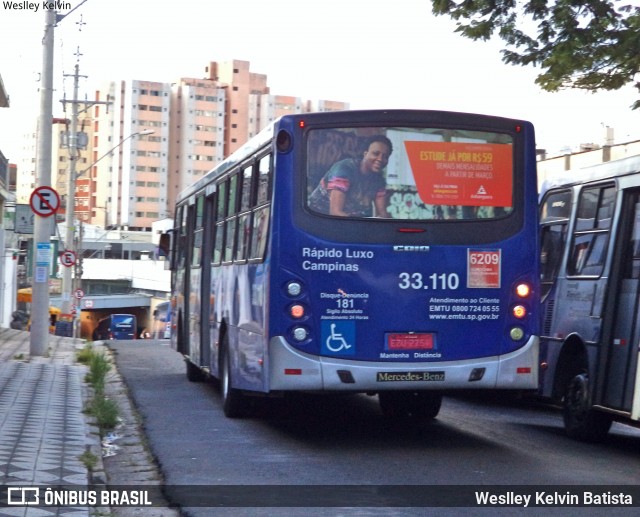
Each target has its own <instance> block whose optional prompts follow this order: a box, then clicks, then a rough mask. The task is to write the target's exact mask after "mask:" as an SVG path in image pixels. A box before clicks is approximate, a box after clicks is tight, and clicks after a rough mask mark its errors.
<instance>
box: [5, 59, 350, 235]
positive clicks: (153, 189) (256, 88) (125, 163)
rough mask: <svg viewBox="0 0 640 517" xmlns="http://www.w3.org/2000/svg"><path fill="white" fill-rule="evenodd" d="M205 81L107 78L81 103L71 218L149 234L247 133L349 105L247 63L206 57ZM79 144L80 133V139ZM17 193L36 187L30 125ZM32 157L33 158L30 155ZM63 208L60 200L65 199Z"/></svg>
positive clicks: (57, 176) (58, 136) (60, 148)
mask: <svg viewBox="0 0 640 517" xmlns="http://www.w3.org/2000/svg"><path fill="white" fill-rule="evenodd" d="M204 68H205V69H204V72H205V73H204V77H203V78H181V79H179V80H177V81H176V82H174V83H163V82H153V81H144V80H131V81H108V82H106V83H105V84H103V85H101V86H100V87H99V88H98V89H97V91H96V92H95V98H94V100H93V101H91V102H89V103H87V105H86V106H84V105H82V109H81V110H79V111H80V115H79V118H78V128H79V131H80V132H82V133H83V136H82V138H81V141H82V142H83V145H82V146H79V149H78V151H79V153H78V156H77V160H76V164H75V165H76V174H77V175H78V179H77V181H76V196H75V211H76V217H77V219H79V220H81V221H83V222H86V223H90V224H94V225H98V226H102V227H107V226H116V227H119V228H121V229H124V230H142V231H150V230H151V225H152V223H153V222H154V221H157V220H162V219H165V218H171V217H172V216H173V206H174V203H175V199H176V196H177V195H178V193H179V192H181V191H182V190H183V189H184V188H185V187H186V186H188V185H189V184H191V183H193V182H194V181H196V180H197V179H198V178H200V177H202V176H203V175H204V174H206V173H207V172H208V171H209V170H211V169H212V168H213V167H215V166H216V165H217V164H218V163H220V162H221V161H222V160H223V159H224V158H226V157H227V156H228V155H229V154H231V153H232V152H233V151H235V150H236V149H238V148H239V147H240V146H241V145H242V144H244V143H245V142H246V141H247V140H248V139H250V138H251V137H253V136H255V135H256V134H257V133H258V132H259V131H260V130H262V129H263V128H265V127H266V126H267V125H268V124H270V123H271V122H273V121H274V120H275V119H276V118H278V117H280V116H281V115H285V114H287V113H304V112H310V111H338V110H345V109H349V105H348V104H347V103H344V102H339V101H328V100H320V101H309V100H304V99H302V98H300V97H295V96H286V95H273V94H271V92H270V90H269V87H268V85H267V76H266V75H265V74H258V73H254V72H252V71H251V70H250V63H249V62H248V61H241V60H233V61H228V62H215V61H212V62H209V63H208V64H207V65H206V66H205V67H204ZM70 113H71V111H70V110H66V112H65V113H64V116H63V118H60V119H54V122H57V125H56V127H55V128H54V131H53V142H52V146H53V149H54V156H53V159H52V163H53V164H54V165H53V166H52V168H53V170H52V185H54V186H55V188H56V189H57V190H58V192H59V193H60V194H61V195H62V197H63V199H65V198H66V192H67V178H68V173H69V160H70V155H69V149H68V145H67V144H68V143H67V140H68V128H69V118H70ZM79 141H80V140H79ZM24 145H25V146H26V147H27V149H25V151H28V152H25V153H24V155H25V156H28V157H30V158H27V161H26V162H22V163H21V164H20V167H19V174H20V177H19V180H18V185H17V189H18V199H19V202H22V203H27V202H28V198H29V195H30V193H31V192H32V191H33V188H34V187H35V132H34V134H33V135H31V136H28V137H27V138H25V144H24ZM29 160H31V161H29ZM63 205H64V203H63Z"/></svg>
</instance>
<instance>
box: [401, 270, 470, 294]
mask: <svg viewBox="0 0 640 517" xmlns="http://www.w3.org/2000/svg"><path fill="white" fill-rule="evenodd" d="M398 277H399V279H400V282H399V283H398V287H400V289H451V290H453V289H457V288H458V287H459V286H460V277H459V276H458V275H457V274H456V273H441V274H438V273H433V274H431V275H429V276H428V277H426V281H425V277H424V276H423V275H422V273H400V274H399V275H398Z"/></svg>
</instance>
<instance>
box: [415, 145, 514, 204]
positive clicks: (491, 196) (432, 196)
mask: <svg viewBox="0 0 640 517" xmlns="http://www.w3.org/2000/svg"><path fill="white" fill-rule="evenodd" d="M404 144H405V148H406V150H407V155H408V157H409V163H410V164H411V170H412V172H413V177H414V179H415V182H416V187H417V188H418V195H419V196H420V199H422V201H423V202H424V203H426V204H428V205H461V206H499V207H509V206H512V190H513V158H512V156H513V148H512V146H511V145H508V144H480V143H464V142H417V141H406V142H405V143H404Z"/></svg>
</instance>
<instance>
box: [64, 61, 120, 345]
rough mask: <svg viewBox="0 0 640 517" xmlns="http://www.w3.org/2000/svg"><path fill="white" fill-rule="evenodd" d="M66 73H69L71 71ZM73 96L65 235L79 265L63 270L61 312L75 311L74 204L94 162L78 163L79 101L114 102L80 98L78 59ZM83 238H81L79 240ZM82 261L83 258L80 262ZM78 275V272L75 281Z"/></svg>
mask: <svg viewBox="0 0 640 517" xmlns="http://www.w3.org/2000/svg"><path fill="white" fill-rule="evenodd" d="M76 56H77V57H78V59H79V58H80V56H81V54H80V49H78V50H77V51H76ZM65 77H69V76H68V75H67V76H65ZM72 77H73V99H72V100H71V101H67V100H63V101H62V102H63V103H64V104H66V103H70V104H71V128H70V131H69V134H68V135H67V147H68V148H69V172H68V177H67V205H66V208H65V223H66V232H65V238H64V245H65V251H71V252H73V253H74V254H75V256H76V264H75V266H76V267H68V266H63V267H64V269H63V271H62V307H61V310H62V314H72V309H71V307H72V305H73V300H74V292H75V290H74V285H73V284H74V282H73V277H72V271H73V270H74V269H75V271H76V272H79V271H81V268H78V267H77V265H78V262H80V261H81V258H80V255H81V253H82V250H81V249H80V247H79V246H78V245H77V242H76V239H75V231H76V221H75V208H76V180H77V179H78V178H79V177H80V176H81V175H83V174H84V173H86V172H88V171H91V167H93V165H95V162H94V164H92V165H90V166H89V167H88V168H86V169H83V170H82V171H80V172H78V170H77V169H78V168H77V166H76V164H77V163H78V159H79V158H80V150H81V148H82V147H83V145H82V143H81V142H80V133H79V132H78V116H79V113H80V110H79V109H78V107H79V105H80V104H83V105H84V109H83V112H86V111H87V110H88V109H89V108H90V107H92V106H94V105H96V104H105V105H109V104H111V101H86V100H85V101H81V100H78V82H79V79H80V77H86V76H84V75H80V66H79V64H78V63H77V62H76V65H75V72H74V74H73V76H72ZM80 242H81V241H80ZM80 263H81V262H80ZM78 280H79V278H78V277H77V276H76V281H78ZM79 315H80V310H79V309H76V311H75V314H73V326H72V328H73V329H74V337H75V334H76V328H77V325H76V319H77V318H78V317H79Z"/></svg>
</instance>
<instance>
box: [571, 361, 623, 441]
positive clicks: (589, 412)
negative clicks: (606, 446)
mask: <svg viewBox="0 0 640 517" xmlns="http://www.w3.org/2000/svg"><path fill="white" fill-rule="evenodd" d="M562 416H563V419H564V428H565V431H566V433H567V436H569V437H570V438H573V439H575V440H581V441H585V442H600V441H602V440H604V438H605V437H606V436H607V433H608V432H609V429H610V428H611V423H612V422H613V419H612V418H611V416H609V415H607V414H606V413H603V412H600V411H597V410H595V409H593V408H592V407H591V404H590V401H589V377H588V375H587V374H586V373H585V372H580V373H578V374H577V375H574V376H573V377H572V378H571V379H569V381H568V382H567V384H566V387H565V391H564V398H563V404H562Z"/></svg>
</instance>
